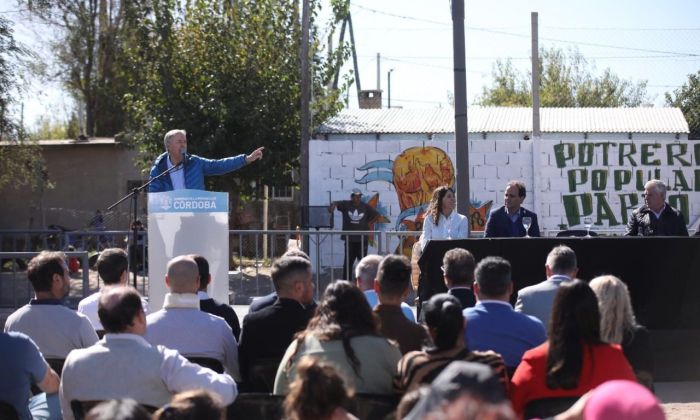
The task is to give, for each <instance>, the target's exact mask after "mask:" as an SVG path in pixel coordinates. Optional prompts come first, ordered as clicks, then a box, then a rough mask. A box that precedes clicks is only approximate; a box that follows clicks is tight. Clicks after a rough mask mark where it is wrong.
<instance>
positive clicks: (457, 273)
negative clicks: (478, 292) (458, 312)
mask: <svg viewBox="0 0 700 420" xmlns="http://www.w3.org/2000/svg"><path fill="white" fill-rule="evenodd" d="M475 266H476V262H475V261H474V256H473V255H472V253H471V252H469V251H467V250H466V249H462V248H454V249H451V250H449V251H447V252H446V253H445V256H444V257H443V258H442V274H443V276H444V278H445V286H447V293H449V294H451V295H452V296H454V297H456V298H457V300H459V304H460V305H461V306H462V309H467V308H471V307H472V306H474V305H476V297H474V291H472V289H471V287H470V286H471V284H472V283H474V267H475Z"/></svg>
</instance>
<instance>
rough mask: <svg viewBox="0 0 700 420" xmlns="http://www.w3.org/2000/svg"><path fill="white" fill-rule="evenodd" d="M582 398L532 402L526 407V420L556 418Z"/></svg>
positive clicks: (544, 399) (545, 399)
mask: <svg viewBox="0 0 700 420" xmlns="http://www.w3.org/2000/svg"><path fill="white" fill-rule="evenodd" d="M579 398H580V397H552V398H540V399H538V400H532V401H530V402H529V403H528V404H527V405H526V406H525V416H524V417H525V419H536V418H541V419H544V418H547V417H554V416H556V415H557V414H560V413H563V412H564V411H566V410H568V409H569V408H570V407H571V406H572V405H574V403H575V402H576V401H578V399H579Z"/></svg>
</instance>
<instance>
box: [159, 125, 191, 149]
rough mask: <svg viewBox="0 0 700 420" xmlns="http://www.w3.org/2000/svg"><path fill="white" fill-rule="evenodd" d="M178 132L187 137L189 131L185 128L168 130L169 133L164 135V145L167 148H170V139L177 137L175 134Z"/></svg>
mask: <svg viewBox="0 0 700 420" xmlns="http://www.w3.org/2000/svg"><path fill="white" fill-rule="evenodd" d="M177 134H182V135H183V136H185V138H187V132H186V131H185V130H170V131H168V132H167V133H165V136H164V137H163V146H165V148H166V149H167V148H168V143H170V139H172V138H173V137H175V135H177Z"/></svg>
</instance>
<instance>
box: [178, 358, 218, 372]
mask: <svg viewBox="0 0 700 420" xmlns="http://www.w3.org/2000/svg"><path fill="white" fill-rule="evenodd" d="M185 358H186V359H187V360H189V361H190V362H192V363H195V364H197V365H199V366H201V367H205V368H209V369H211V370H213V371H214V372H216V373H224V367H223V366H222V365H221V362H219V361H218V360H216V359H212V358H210V357H189V356H185Z"/></svg>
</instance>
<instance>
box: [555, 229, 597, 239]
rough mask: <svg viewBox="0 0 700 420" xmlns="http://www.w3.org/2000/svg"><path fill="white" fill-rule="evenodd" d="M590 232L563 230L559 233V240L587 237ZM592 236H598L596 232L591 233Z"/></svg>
mask: <svg viewBox="0 0 700 420" xmlns="http://www.w3.org/2000/svg"><path fill="white" fill-rule="evenodd" d="M588 233H589V232H587V231H586V230H585V229H583V230H582V229H572V230H562V231H561V232H559V233H557V238H572V237H577V238H583V237H585V236H586V235H588ZM590 235H591V236H598V234H597V233H595V232H594V231H590Z"/></svg>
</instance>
